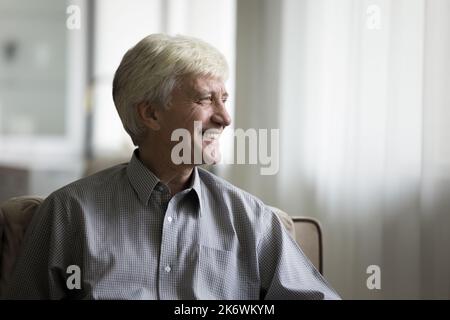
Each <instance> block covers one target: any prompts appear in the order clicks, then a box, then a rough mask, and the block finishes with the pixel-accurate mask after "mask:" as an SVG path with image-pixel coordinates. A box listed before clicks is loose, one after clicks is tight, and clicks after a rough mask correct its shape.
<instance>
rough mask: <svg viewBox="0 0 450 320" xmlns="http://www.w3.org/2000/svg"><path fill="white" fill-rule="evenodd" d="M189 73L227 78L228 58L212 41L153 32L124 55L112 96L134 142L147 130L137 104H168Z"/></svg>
mask: <svg viewBox="0 0 450 320" xmlns="http://www.w3.org/2000/svg"><path fill="white" fill-rule="evenodd" d="M187 75H195V76H213V77H217V78H220V79H222V80H226V79H227V77H228V65H227V62H226V60H225V57H224V56H223V55H222V54H221V53H220V52H219V51H218V50H217V49H216V48H214V47H213V46H211V45H210V44H208V43H206V42H204V41H202V40H200V39H197V38H193V37H187V36H180V35H177V36H169V35H166V34H152V35H150V36H147V37H145V38H144V39H142V40H141V41H139V43H137V44H136V45H135V46H134V47H132V48H131V49H130V50H128V52H127V53H126V54H125V55H124V57H123V58H122V61H121V62H120V65H119V67H118V68H117V71H116V73H115V75H114V81H113V99H114V104H115V105H116V108H117V112H118V113H119V116H120V119H121V120H122V124H123V126H124V128H125V130H126V131H127V132H128V134H129V135H130V137H131V139H132V140H133V143H134V144H135V145H138V144H139V143H140V142H141V140H142V138H143V137H144V135H145V133H146V127H145V126H144V125H143V124H142V123H141V122H140V120H139V115H138V112H137V105H138V104H140V103H149V104H154V105H156V106H158V107H161V108H165V107H167V106H168V105H169V104H170V96H171V93H172V90H173V89H174V88H175V86H176V85H177V84H178V81H180V80H181V79H182V78H183V77H184V76H187Z"/></svg>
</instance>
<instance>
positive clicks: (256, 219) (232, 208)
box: [198, 168, 275, 228]
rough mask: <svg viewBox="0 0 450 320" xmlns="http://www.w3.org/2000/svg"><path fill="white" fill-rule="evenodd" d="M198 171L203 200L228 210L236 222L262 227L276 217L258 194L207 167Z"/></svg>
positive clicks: (221, 209)
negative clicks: (236, 184) (242, 187)
mask: <svg viewBox="0 0 450 320" xmlns="http://www.w3.org/2000/svg"><path fill="white" fill-rule="evenodd" d="M198 172H199V176H200V179H201V181H202V197H203V198H204V199H203V202H207V203H209V204H210V205H214V206H215V207H216V208H219V209H220V211H222V212H223V211H226V212H227V213H228V214H229V215H231V216H232V217H231V218H232V219H233V220H234V221H235V222H237V221H239V222H248V223H250V224H252V225H254V226H256V225H260V227H261V228H262V227H263V225H267V223H269V220H272V219H273V218H274V215H275V214H274V212H273V211H272V209H271V207H270V206H268V205H266V204H265V203H264V202H263V201H262V200H261V199H259V198H258V197H257V196H255V195H252V194H250V193H249V192H247V191H245V190H242V189H241V188H239V187H237V186H235V185H233V184H232V183H230V182H228V181H226V180H225V179H223V178H221V177H218V176H216V175H215V174H213V173H211V172H208V171H206V170H205V169H202V168H198ZM213 211H214V210H213Z"/></svg>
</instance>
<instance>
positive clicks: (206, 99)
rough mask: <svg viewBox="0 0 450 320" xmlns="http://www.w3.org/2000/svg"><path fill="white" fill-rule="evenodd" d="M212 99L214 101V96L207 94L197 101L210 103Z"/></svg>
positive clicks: (203, 103)
mask: <svg viewBox="0 0 450 320" xmlns="http://www.w3.org/2000/svg"><path fill="white" fill-rule="evenodd" d="M212 101H213V97H212V96H207V97H202V98H200V99H198V100H197V101H196V102H197V103H198V104H202V105H205V104H210V103H211V102H212Z"/></svg>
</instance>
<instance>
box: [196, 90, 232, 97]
mask: <svg viewBox="0 0 450 320" xmlns="http://www.w3.org/2000/svg"><path fill="white" fill-rule="evenodd" d="M193 91H194V92H193V94H194V96H195V97H206V96H213V95H214V94H215V92H214V91H208V90H193ZM228 96H229V94H228V92H227V91H225V92H224V93H223V94H222V97H223V98H228Z"/></svg>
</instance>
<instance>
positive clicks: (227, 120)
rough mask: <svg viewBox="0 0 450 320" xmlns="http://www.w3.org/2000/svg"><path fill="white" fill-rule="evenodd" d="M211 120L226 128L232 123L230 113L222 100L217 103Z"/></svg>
mask: <svg viewBox="0 0 450 320" xmlns="http://www.w3.org/2000/svg"><path fill="white" fill-rule="evenodd" d="M211 120H212V121H214V122H215V123H217V124H218V125H220V126H222V127H224V128H225V127H227V126H229V125H230V124H231V117H230V114H229V113H228V111H227V109H226V107H225V104H224V103H223V102H222V101H220V102H218V103H217V104H216V108H215V111H214V114H213V115H212V117H211Z"/></svg>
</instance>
